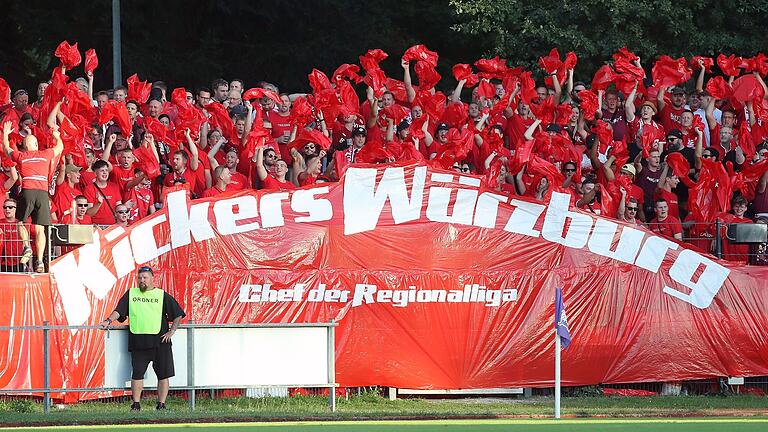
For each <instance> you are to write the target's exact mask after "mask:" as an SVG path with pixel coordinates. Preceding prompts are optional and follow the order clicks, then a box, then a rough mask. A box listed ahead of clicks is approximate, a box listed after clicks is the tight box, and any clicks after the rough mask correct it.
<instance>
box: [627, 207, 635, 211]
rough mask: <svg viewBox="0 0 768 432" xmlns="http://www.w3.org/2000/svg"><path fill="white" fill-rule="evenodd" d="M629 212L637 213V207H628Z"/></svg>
mask: <svg viewBox="0 0 768 432" xmlns="http://www.w3.org/2000/svg"><path fill="white" fill-rule="evenodd" d="M627 210H629V211H637V207H627Z"/></svg>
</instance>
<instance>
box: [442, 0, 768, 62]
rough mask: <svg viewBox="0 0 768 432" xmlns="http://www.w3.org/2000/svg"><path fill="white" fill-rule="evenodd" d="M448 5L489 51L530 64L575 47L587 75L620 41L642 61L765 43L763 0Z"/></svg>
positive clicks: (767, 12) (754, 48) (741, 51)
mask: <svg viewBox="0 0 768 432" xmlns="http://www.w3.org/2000/svg"><path fill="white" fill-rule="evenodd" d="M450 3H451V6H452V7H453V8H454V11H455V12H456V14H457V15H458V20H459V23H458V24H456V25H455V26H454V28H455V29H456V30H458V31H460V32H462V33H464V34H467V35H480V36H484V37H489V38H490V39H491V41H490V45H491V49H492V50H493V51H494V52H495V53H496V54H499V55H502V56H506V57H507V58H509V59H510V60H511V61H512V62H514V63H518V64H532V63H534V62H535V61H536V59H537V58H539V57H541V56H543V55H546V54H547V53H548V52H549V50H550V49H551V48H553V47H558V48H559V49H560V50H561V52H565V51H575V52H576V54H577V55H578V56H579V66H578V69H579V70H581V71H584V70H586V71H589V72H590V73H591V72H594V71H595V70H596V69H597V68H598V67H599V66H600V65H601V64H602V63H603V62H605V61H606V60H608V59H610V57H611V54H613V53H614V52H616V50H618V49H619V48H621V47H623V46H627V47H629V49H630V50H632V51H634V52H636V53H637V54H638V55H640V57H641V58H644V59H646V60H647V61H650V60H652V59H653V58H655V57H656V56H658V55H661V54H668V55H670V56H673V57H676V56H690V55H694V54H700V55H717V54H718V53H720V52H723V53H726V54H729V53H736V54H737V55H745V56H747V55H748V56H751V55H754V54H755V53H757V52H758V51H760V50H765V49H766V47H768V43H767V42H768V33H767V32H765V31H764V29H763V26H764V22H765V21H766V18H768V2H765V1H764V0H742V1H738V2H721V1H716V2H681V1H674V0H658V1H649V0H583V1H573V0H565V1H548V0H543V1H535V2H531V1H521V0H451V1H450ZM647 61H646V63H647ZM577 75H579V73H578V72H577ZM582 76H583V75H582Z"/></svg>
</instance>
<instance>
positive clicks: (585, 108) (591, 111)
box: [577, 90, 598, 120]
mask: <svg viewBox="0 0 768 432" xmlns="http://www.w3.org/2000/svg"><path fill="white" fill-rule="evenodd" d="M577 96H578V97H579V99H580V100H581V103H580V104H579V108H580V109H581V113H582V115H583V116H584V118H585V119H587V120H594V119H595V113H596V112H597V107H598V101H597V94H595V92H594V91H592V90H582V91H580V92H579V93H578V94H577Z"/></svg>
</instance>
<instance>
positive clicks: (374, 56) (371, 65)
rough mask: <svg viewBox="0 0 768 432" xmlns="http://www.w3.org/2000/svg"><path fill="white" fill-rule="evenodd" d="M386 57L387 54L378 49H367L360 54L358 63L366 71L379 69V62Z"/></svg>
mask: <svg viewBox="0 0 768 432" xmlns="http://www.w3.org/2000/svg"><path fill="white" fill-rule="evenodd" d="M387 57H389V54H387V53H385V52H384V51H382V50H380V49H372V50H368V52H367V53H365V54H364V55H361V56H360V65H361V66H362V67H363V69H365V70H366V71H370V70H372V69H379V63H381V61H382V60H384V59H385V58H387Z"/></svg>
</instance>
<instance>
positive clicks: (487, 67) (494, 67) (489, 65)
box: [475, 56, 508, 79]
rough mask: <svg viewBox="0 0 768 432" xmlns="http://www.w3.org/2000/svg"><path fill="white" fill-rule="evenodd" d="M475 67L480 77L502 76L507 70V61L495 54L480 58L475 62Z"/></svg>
mask: <svg viewBox="0 0 768 432" xmlns="http://www.w3.org/2000/svg"><path fill="white" fill-rule="evenodd" d="M475 67H476V68H477V70H479V71H480V73H479V74H478V76H480V78H489V79H490V78H499V79H501V78H503V77H504V75H505V74H506V72H507V69H508V67H507V61H506V60H504V59H500V58H499V56H496V57H494V58H492V59H480V60H478V61H476V62H475Z"/></svg>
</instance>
